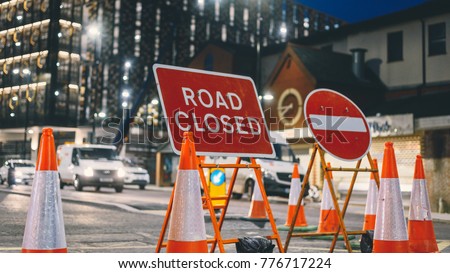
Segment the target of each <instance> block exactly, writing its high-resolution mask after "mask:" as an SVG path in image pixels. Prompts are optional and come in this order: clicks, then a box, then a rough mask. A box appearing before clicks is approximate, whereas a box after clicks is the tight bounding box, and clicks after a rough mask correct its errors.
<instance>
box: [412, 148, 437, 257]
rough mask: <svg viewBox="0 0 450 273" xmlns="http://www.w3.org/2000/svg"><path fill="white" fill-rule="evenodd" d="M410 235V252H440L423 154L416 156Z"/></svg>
mask: <svg viewBox="0 0 450 273" xmlns="http://www.w3.org/2000/svg"><path fill="white" fill-rule="evenodd" d="M408 235H409V251H410V252H415V253H416V252H419V253H427V252H439V249H438V246H437V243H436V235H435V234H434V227H433V221H432V220H431V210H430V200H429V199H428V190H427V181H426V180H425V173H424V170H423V163H422V156H420V155H418V156H417V158H416V167H415V171H414V180H413V185H412V191H411V204H410V207H409V220H408Z"/></svg>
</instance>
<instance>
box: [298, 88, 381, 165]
mask: <svg viewBox="0 0 450 273" xmlns="http://www.w3.org/2000/svg"><path fill="white" fill-rule="evenodd" d="M321 91H327V92H330V93H335V94H336V95H338V96H341V97H343V98H345V99H346V100H347V101H349V102H350V103H351V104H353V106H355V108H356V109H357V110H358V111H359V113H360V114H361V116H362V117H363V118H364V122H365V125H366V126H367V128H368V132H369V145H368V147H367V150H366V151H365V152H364V154H363V155H361V156H360V157H358V158H355V159H345V158H341V157H339V156H337V155H334V154H333V153H331V152H330V151H328V149H326V148H325V147H324V146H323V145H322V143H320V142H319V141H318V140H317V138H316V135H315V134H314V132H313V130H312V129H311V124H310V123H309V118H308V116H307V114H306V105H307V104H308V100H309V98H310V97H311V96H312V95H313V94H315V93H318V92H321ZM303 105H304V107H303V114H304V115H305V120H306V124H307V125H308V129H309V131H310V132H311V135H312V136H313V138H314V140H315V141H316V143H317V144H319V146H320V147H321V148H322V149H323V150H324V151H325V152H327V153H329V154H330V155H331V156H333V157H334V158H337V159H339V160H342V161H347V162H353V161H357V160H360V159H361V158H363V157H365V156H366V155H367V153H368V152H369V150H370V147H371V146H372V132H371V131H370V127H369V123H367V119H366V115H364V113H363V112H362V111H361V109H359V107H358V105H356V104H355V103H354V102H353V101H352V100H351V99H349V98H347V97H346V96H344V95H343V94H341V93H339V92H337V91H335V90H332V89H328V88H318V89H314V90H313V91H311V92H310V93H309V94H308V96H307V97H306V99H305V103H304V104H303Z"/></svg>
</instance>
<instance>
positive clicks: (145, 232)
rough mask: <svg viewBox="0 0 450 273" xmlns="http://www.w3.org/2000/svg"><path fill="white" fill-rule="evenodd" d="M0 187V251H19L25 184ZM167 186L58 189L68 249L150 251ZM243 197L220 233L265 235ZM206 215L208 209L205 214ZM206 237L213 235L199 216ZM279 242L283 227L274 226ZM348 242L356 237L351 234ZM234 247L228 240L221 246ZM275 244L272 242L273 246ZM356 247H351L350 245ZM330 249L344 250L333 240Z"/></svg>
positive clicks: (313, 211) (306, 242) (278, 201)
mask: <svg viewBox="0 0 450 273" xmlns="http://www.w3.org/2000/svg"><path fill="white" fill-rule="evenodd" d="M4 189H5V188H3V187H2V188H0V190H2V191H0V252H20V249H21V244H22V238H23V231H24V226H25V221H26V213H27V209H28V204H29V192H30V190H31V187H28V186H18V187H17V188H16V189H15V190H14V191H13V192H8V190H6V191H5V190H4ZM169 197H170V190H157V189H147V190H145V191H140V190H137V189H135V188H131V187H130V188H126V189H125V190H124V192H123V193H120V194H117V193H115V192H114V190H110V189H102V190H101V191H100V192H96V191H94V189H89V188H86V191H83V192H76V191H74V190H73V189H72V188H71V187H66V188H65V189H64V190H62V198H63V211H64V222H65V230H66V240H67V244H68V248H69V251H70V252H96V253H105V252H140V253H145V252H154V251H155V246H156V243H157V240H158V237H159V233H160V230H161V225H162V222H163V219H164V214H165V211H166V207H167V203H168V200H169ZM270 202H271V208H272V211H273V215H274V217H275V219H276V223H277V225H283V224H284V222H285V220H286V211H287V199H284V198H270ZM249 206H250V202H249V201H248V200H244V199H242V200H232V202H231V203H230V207H229V210H228V213H227V219H226V221H225V223H224V227H223V229H222V230H223V232H222V237H223V238H233V237H244V236H258V235H270V234H271V233H272V230H271V227H270V224H269V223H254V222H248V221H242V220H239V217H241V216H245V215H246V214H247V213H248V211H249ZM319 211H320V203H307V205H306V206H305V214H306V218H307V220H308V224H309V225H317V222H318V217H319ZM363 214H364V206H361V205H352V206H349V209H348V211H347V216H346V218H345V220H346V226H347V229H349V230H357V229H360V228H361V226H362V220H363ZM208 216H209V214H208ZM205 219H207V221H206V230H207V235H208V237H210V238H212V237H213V235H214V232H213V229H212V225H211V224H210V220H208V217H205ZM434 227H435V232H436V237H437V240H438V244H439V247H440V250H441V251H442V252H449V253H450V222H446V221H435V222H434ZM279 232H280V236H281V239H282V240H281V241H282V243H283V245H284V243H285V238H286V234H287V232H286V231H279ZM353 242H354V244H358V241H357V240H356V239H355V240H353ZM330 243H331V242H330V241H326V240H311V239H304V238H292V240H291V243H290V246H289V252H316V253H317V252H328V249H329V246H330ZM225 249H226V251H227V252H236V249H235V246H234V244H229V245H226V246H225ZM275 249H276V248H275ZM356 251H357V250H356ZM335 252H346V250H345V249H344V245H343V243H342V242H339V243H338V245H337V249H336V251H335Z"/></svg>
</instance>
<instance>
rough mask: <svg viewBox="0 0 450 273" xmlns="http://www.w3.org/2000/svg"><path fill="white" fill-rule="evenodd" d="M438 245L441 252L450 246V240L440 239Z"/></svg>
mask: <svg viewBox="0 0 450 273" xmlns="http://www.w3.org/2000/svg"><path fill="white" fill-rule="evenodd" d="M437 245H438V249H439V252H442V250H444V249H446V248H447V247H449V246H450V240H446V241H439V243H438V244H437Z"/></svg>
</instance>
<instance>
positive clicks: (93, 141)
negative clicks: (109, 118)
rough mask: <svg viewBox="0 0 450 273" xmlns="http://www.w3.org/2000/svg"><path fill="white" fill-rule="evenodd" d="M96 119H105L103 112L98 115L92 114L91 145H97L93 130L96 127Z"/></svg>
mask: <svg viewBox="0 0 450 273" xmlns="http://www.w3.org/2000/svg"><path fill="white" fill-rule="evenodd" d="M97 117H99V118H104V117H106V114H105V113H104V112H100V113H94V115H93V116H92V137H91V143H92V144H95V143H97V140H96V138H95V129H96V127H97Z"/></svg>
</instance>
